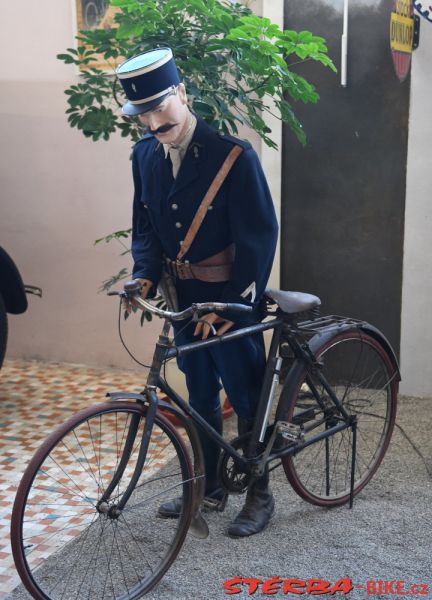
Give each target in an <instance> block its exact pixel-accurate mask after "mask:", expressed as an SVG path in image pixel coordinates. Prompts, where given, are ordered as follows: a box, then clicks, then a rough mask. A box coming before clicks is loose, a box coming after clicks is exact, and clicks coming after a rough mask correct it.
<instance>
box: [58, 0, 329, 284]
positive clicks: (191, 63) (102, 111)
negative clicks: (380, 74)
mask: <svg viewBox="0 0 432 600" xmlns="http://www.w3.org/2000/svg"><path fill="white" fill-rule="evenodd" d="M111 6H112V7H115V8H116V9H117V13H116V14H115V17H114V21H115V23H114V27H108V28H101V29H94V30H89V31H81V32H80V34H79V36H78V37H77V40H78V45H77V48H76V49H75V48H68V49H67V50H66V52H65V53H63V54H59V55H58V56H57V58H58V59H60V60H62V61H64V62H65V63H66V64H74V65H77V66H78V67H79V68H80V70H81V77H80V82H79V83H76V84H74V85H71V86H70V87H69V88H68V89H67V90H66V91H65V93H66V95H67V97H68V105H69V106H68V109H67V110H66V113H67V114H68V121H69V123H70V125H71V127H76V128H78V129H79V130H81V131H82V132H83V134H84V135H85V136H87V137H90V138H91V139H93V140H94V141H97V140H108V139H109V138H110V136H111V134H113V133H115V132H120V134H121V135H122V136H124V137H129V138H130V139H131V140H132V141H133V142H135V141H137V140H138V139H140V137H141V136H142V133H143V132H142V126H141V125H140V123H139V121H138V119H136V118H130V117H127V116H125V115H123V114H122V113H121V106H122V104H124V102H125V98H124V95H123V90H122V88H121V85H120V84H119V82H118V80H117V78H116V76H115V67H116V65H117V64H118V63H119V62H121V61H122V60H123V59H126V58H128V57H130V56H133V55H135V54H139V53H140V52H144V51H146V50H151V49H153V48H156V47H160V46H169V47H170V48H172V50H173V54H174V57H175V61H176V65H177V68H178V70H179V73H180V76H181V79H182V81H183V82H184V83H185V85H186V91H187V93H188V98H189V102H190V107H191V109H192V110H193V111H194V112H195V113H196V114H198V115H199V116H201V117H202V118H203V119H204V120H205V121H207V122H208V123H209V124H210V125H212V126H214V127H215V128H217V129H219V130H222V131H223V132H225V133H231V134H237V133H238V125H240V124H242V125H246V126H248V127H250V128H252V129H254V130H255V131H256V132H257V133H258V134H259V136H260V137H261V138H262V139H263V141H264V142H265V144H267V145H268V146H270V147H272V148H277V145H276V143H275V142H274V141H273V140H272V139H271V137H270V134H271V130H270V128H269V127H268V125H267V124H266V122H265V113H272V114H275V115H276V116H277V117H278V118H279V119H281V120H282V121H283V122H285V123H287V124H288V125H289V127H290V128H291V130H292V131H293V133H294V134H295V135H296V136H297V138H298V140H299V141H300V142H301V143H302V144H305V143H306V135H305V132H304V130H303V127H302V125H301V123H300V122H299V120H298V119H297V117H296V116H295V114H294V111H293V108H292V103H295V102H299V101H302V102H312V103H316V102H317V101H318V99H319V95H318V93H317V91H316V89H315V87H314V86H313V85H312V84H311V83H309V82H308V81H306V79H305V78H304V77H302V76H301V75H299V74H298V73H296V71H295V66H296V65H297V64H298V63H299V62H303V61H307V60H314V61H318V62H320V63H322V64H323V65H324V66H326V67H329V68H330V69H332V70H334V71H335V70H336V69H335V67H334V65H333V62H332V61H331V59H330V58H329V56H328V54H327V47H326V44H325V40H324V39H323V38H321V37H317V36H314V35H313V34H312V33H310V32H309V31H301V32H295V31H290V30H281V29H280V28H279V27H278V25H276V24H274V23H272V22H271V21H270V19H267V18H262V17H259V16H257V15H255V14H253V12H252V10H251V9H250V8H249V7H248V6H246V5H244V4H241V3H238V2H234V1H232V0H111ZM101 59H102V60H103V61H104V66H103V67H101V66H100V61H101ZM129 235H130V230H122V231H117V232H115V233H113V234H110V235H108V236H106V237H104V238H101V239H100V240H97V241H96V243H100V242H102V241H105V242H111V241H113V240H116V241H117V242H120V243H122V245H123V247H124V249H125V251H124V252H123V254H124V253H126V252H128V251H129V250H128V248H126V246H125V245H124V244H123V239H124V238H127V237H128V236H129ZM125 276H126V270H125V269H122V270H121V271H120V272H119V273H118V274H117V275H115V276H113V277H111V278H110V279H108V280H106V281H104V282H103V284H102V289H104V290H106V289H109V288H110V287H111V286H112V285H114V284H115V283H117V282H118V281H119V280H120V279H122V278H123V277H125Z"/></svg>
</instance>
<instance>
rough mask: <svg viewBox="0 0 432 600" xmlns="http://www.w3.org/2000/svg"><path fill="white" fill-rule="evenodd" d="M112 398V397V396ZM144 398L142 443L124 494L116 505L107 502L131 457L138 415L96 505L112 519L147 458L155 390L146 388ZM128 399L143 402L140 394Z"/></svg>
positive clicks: (131, 490) (118, 511)
mask: <svg viewBox="0 0 432 600" xmlns="http://www.w3.org/2000/svg"><path fill="white" fill-rule="evenodd" d="M112 396H114V394H113V395H112ZM146 396H147V398H146V399H147V400H148V410H147V414H146V422H145V426H144V432H143V436H142V441H141V444H140V449H139V453H138V458H137V462H136V465H135V469H134V472H133V474H132V477H131V479H130V481H129V484H128V486H127V488H126V490H125V491H124V493H123V494H122V497H121V499H120V501H119V502H118V503H117V504H112V505H110V504H109V500H110V498H111V494H112V493H113V491H114V490H115V488H116V487H117V485H118V483H119V482H120V480H121V478H122V477H123V474H124V471H125V469H126V467H127V465H128V462H129V459H130V456H131V453H132V450H133V447H134V443H135V439H136V436H137V433H138V427H139V423H140V420H141V418H142V416H141V415H139V414H137V415H133V416H132V417H131V422H130V425H129V431H128V433H127V437H126V442H125V446H124V449H123V453H122V457H121V459H120V462H119V465H118V467H117V470H116V472H115V473H114V476H113V478H112V480H111V482H110V484H109V485H108V487H107V489H106V490H105V492H104V493H103V494H102V497H101V499H100V500H99V502H98V503H97V510H98V511H99V512H101V513H106V514H108V515H109V516H110V517H112V518H117V517H119V516H120V514H121V511H122V510H123V508H124V507H125V505H126V503H127V501H128V500H129V498H130V496H131V494H132V492H133V491H134V489H135V487H136V484H137V483H138V479H139V478H140V475H141V473H142V471H143V468H144V463H145V460H146V457H147V451H148V448H149V444H150V436H151V433H152V429H153V424H154V420H155V416H156V410H157V405H158V400H157V395H156V388H153V387H152V386H148V387H147V388H146ZM124 397H125V396H124V394H122V398H124ZM129 397H130V398H131V399H135V400H137V401H138V402H140V403H143V401H144V400H145V397H144V396H143V395H141V394H130V395H129ZM141 399H142V400H141Z"/></svg>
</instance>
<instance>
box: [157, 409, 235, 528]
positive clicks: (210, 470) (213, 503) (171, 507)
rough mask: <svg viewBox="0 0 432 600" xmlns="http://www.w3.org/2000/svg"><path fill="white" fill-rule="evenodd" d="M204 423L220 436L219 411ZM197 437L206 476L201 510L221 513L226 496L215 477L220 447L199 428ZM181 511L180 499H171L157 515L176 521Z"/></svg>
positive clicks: (216, 476)
mask: <svg viewBox="0 0 432 600" xmlns="http://www.w3.org/2000/svg"><path fill="white" fill-rule="evenodd" d="M206 421H207V423H208V424H209V425H211V427H213V429H215V430H216V431H217V432H218V433H220V434H222V427H223V422H222V411H221V410H220V409H219V410H218V411H217V412H215V413H214V414H212V415H210V416H209V417H207V418H206ZM197 430H198V435H199V438H200V442H201V446H202V449H203V455H204V468H205V474H206V485H205V495H204V500H203V509H204V510H208V511H219V512H222V511H223V510H224V508H225V506H226V502H227V498H228V494H227V493H226V491H225V490H224V489H223V488H222V486H221V483H220V481H219V478H218V475H217V466H218V461H219V454H220V447H219V446H218V445H217V444H216V443H215V442H213V440H211V439H210V438H209V437H208V436H207V435H206V434H205V433H204V432H203V431H201V430H200V429H199V428H197ZM181 510H182V499H181V497H180V498H179V497H178V498H173V500H168V501H167V502H164V503H163V504H161V505H160V506H159V510H158V515H159V516H160V517H163V518H166V519H178V517H179V516H180V513H181Z"/></svg>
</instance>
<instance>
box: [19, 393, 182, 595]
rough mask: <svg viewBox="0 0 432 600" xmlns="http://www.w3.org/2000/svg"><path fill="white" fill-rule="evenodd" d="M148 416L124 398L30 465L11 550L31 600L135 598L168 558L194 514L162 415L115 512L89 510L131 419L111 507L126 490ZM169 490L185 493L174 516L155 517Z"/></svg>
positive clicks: (63, 429)
mask: <svg viewBox="0 0 432 600" xmlns="http://www.w3.org/2000/svg"><path fill="white" fill-rule="evenodd" d="M146 414H147V407H146V406H140V405H138V404H132V403H128V402H106V403H104V404H100V405H97V406H93V407H90V408H87V409H85V410H83V411H81V412H79V413H77V414H76V415H74V416H72V417H71V418H70V419H68V420H67V421H66V422H65V423H64V424H63V425H61V426H60V427H58V428H57V429H56V430H55V431H54V432H53V433H52V434H51V435H50V436H49V437H48V438H47V439H46V440H45V442H44V443H43V444H42V446H41V447H40V448H39V450H38V451H37V452H36V454H35V456H34V457H33V458H32V460H31V462H30V463H29V465H28V467H27V469H26V471H25V473H24V476H23V478H22V481H21V483H20V485H19V488H18V491H17V495H16V499H15V504H14V507H13V512H12V523H11V544H12V551H13V556H14V560H15V564H16V568H17V570H18V573H19V575H20V576H21V580H22V582H23V584H24V586H25V587H26V589H27V590H28V591H29V592H30V594H31V595H32V596H33V597H34V598H36V599H37V600H42V599H44V600H59V599H60V598H62V599H65V600H66V599H67V598H82V597H85V598H87V599H88V600H100V598H104V600H126V598H127V599H128V600H132V599H133V598H138V597H140V596H142V595H144V594H145V593H147V592H148V591H150V590H151V589H152V588H153V587H154V586H155V585H156V584H157V583H158V581H160V579H161V578H162V576H163V575H164V573H165V572H166V571H167V570H168V568H169V567H170V566H171V564H172V563H173V561H174V560H175V558H176V556H177V554H178V552H179V551H180V548H181V546H182V544H183V542H184V539H185V536H186V533H187V531H188V528H189V524H190V521H191V517H192V505H193V502H192V500H193V470H192V466H191V463H190V459H189V456H188V453H187V450H186V447H185V444H184V442H183V441H182V439H181V437H180V436H179V434H178V433H177V431H176V430H175V428H174V427H173V426H172V425H171V424H170V423H169V422H168V421H167V419H165V418H164V417H163V416H162V415H160V414H157V415H156V418H155V422H154V425H153V429H152V432H151V437H150V444H149V450H148V453H147V457H146V461H145V464H144V468H143V470H142V474H141V475H140V479H139V480H138V482H137V485H136V487H135V489H134V491H133V493H132V495H131V497H130V498H129V500H128V502H127V504H126V506H125V508H124V510H123V511H122V512H121V514H120V516H118V517H117V518H113V517H111V516H109V514H108V513H101V512H99V511H98V509H97V507H96V505H97V500H98V498H100V497H101V493H102V492H103V490H105V489H106V487H107V485H108V484H109V482H110V481H112V476H113V473H115V472H116V470H117V468H118V465H119V461H120V457H121V455H122V452H123V450H124V445H125V440H126V437H127V432H128V431H129V429H130V424H131V422H132V419H133V418H135V421H136V422H137V423H138V431H137V436H136V438H135V440H134V442H133V444H132V451H131V455H130V458H129V461H128V463H127V466H126V468H125V470H124V472H123V474H122V477H121V479H120V481H119V482H118V485H117V486H116V487H115V489H114V491H113V493H112V495H111V498H110V500H109V503H111V504H110V506H112V505H113V504H114V505H115V504H116V502H118V500H119V498H120V497H121V496H122V494H123V492H124V491H125V489H126V486H127V483H128V480H129V479H130V476H131V475H132V473H133V470H134V467H135V464H136V458H137V456H138V451H139V446H140V440H141V439H142V433H143V428H144V424H145V419H146ZM134 416H135V417H134ZM173 490H174V491H176V493H177V495H181V494H183V496H182V497H183V510H182V513H181V515H180V518H179V519H178V520H172V519H164V520H163V519H157V518H156V513H157V508H158V505H159V503H160V502H161V501H163V500H164V499H165V498H167V497H170V496H171V495H172V493H173Z"/></svg>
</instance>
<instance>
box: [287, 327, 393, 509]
mask: <svg viewBox="0 0 432 600" xmlns="http://www.w3.org/2000/svg"><path fill="white" fill-rule="evenodd" d="M315 355H316V357H317V359H318V362H319V363H320V364H321V366H322V370H321V372H322V373H323V375H324V377H325V379H326V380H327V382H328V383H329V384H330V385H331V387H332V389H333V391H334V392H335V394H336V396H337V398H338V399H339V401H340V402H341V404H342V405H343V406H344V407H345V410H346V411H347V412H348V413H349V414H350V415H355V416H356V418H357V437H356V456H355V469H354V494H357V493H358V492H360V491H361V490H362V489H363V488H364V487H365V485H366V484H367V483H368V482H369V481H370V480H371V478H372V477H373V475H374V473H375V472H376V470H377V469H378V467H379V465H380V463H381V461H382V459H383V457H384V454H385V453H386V450H387V448H388V445H389V442H390V438H391V435H392V432H393V427H394V423H395V418H396V404H397V390H398V373H397V371H396V368H395V366H394V365H393V362H392V361H391V360H390V358H389V356H388V354H387V352H386V350H385V349H384V348H383V347H382V345H381V344H380V343H379V342H378V341H377V340H376V339H375V338H373V337H372V336H370V335H368V334H367V333H365V332H363V331H359V330H354V331H346V332H343V333H340V334H338V335H335V336H334V337H333V338H331V339H330V340H329V341H327V342H326V343H324V344H323V345H322V347H320V348H319V349H318V350H317V351H316V352H315ZM283 394H284V396H285V397H282V398H281V406H282V407H283V410H282V413H284V414H283V415H281V416H280V417H279V418H283V419H284V420H286V421H288V422H290V423H293V424H294V425H297V426H300V427H301V428H302V429H303V433H304V440H305V441H306V442H307V441H309V440H310V439H312V438H313V437H314V436H316V435H317V434H320V433H322V432H324V431H326V430H327V429H329V428H330V427H333V426H335V425H337V424H338V423H341V422H342V420H341V417H340V414H339V413H338V411H337V410H336V408H335V405H334V403H333V401H332V400H331V398H330V397H329V394H328V392H327V391H326V390H325V389H324V386H323V384H322V383H320V381H319V380H318V379H317V377H316V375H314V374H313V373H310V372H308V371H307V370H306V369H305V368H303V369H302V370H301V372H300V373H297V375H296V374H294V380H293V381H291V382H290V383H289V385H288V386H287V389H286V390H284V391H283ZM352 448H353V432H352V429H351V428H347V429H344V430H342V431H339V432H338V433H335V434H334V435H332V436H331V437H327V438H324V439H321V440H320V441H317V442H316V443H314V444H312V445H310V446H308V447H306V448H304V449H303V450H300V451H299V452H298V454H296V455H294V456H289V457H286V458H284V459H283V461H282V462H283V466H284V470H285V473H286V476H287V478H288V480H289V482H290V483H291V485H292V487H293V489H294V490H295V491H296V492H297V493H298V494H299V496H301V497H302V498H303V499H304V500H307V501H308V502H310V503H312V504H315V505H318V506H339V505H341V504H344V503H345V502H347V501H348V500H349V498H350V483H351V468H352V463H351V457H352Z"/></svg>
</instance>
